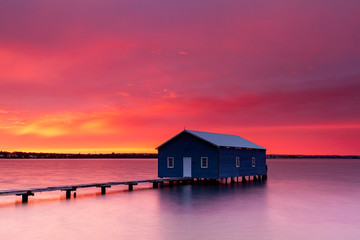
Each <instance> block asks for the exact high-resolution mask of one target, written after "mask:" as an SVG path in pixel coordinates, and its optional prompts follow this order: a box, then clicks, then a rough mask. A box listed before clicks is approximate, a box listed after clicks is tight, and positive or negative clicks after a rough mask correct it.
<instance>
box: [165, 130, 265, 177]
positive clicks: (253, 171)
mask: <svg viewBox="0 0 360 240" xmlns="http://www.w3.org/2000/svg"><path fill="white" fill-rule="evenodd" d="M158 151H159V155H158V176H159V177H182V176H183V157H191V160H192V166H191V171H192V177H193V178H222V177H236V176H250V175H260V174H266V150H261V149H235V148H224V147H221V148H217V147H216V146H214V145H212V144H209V143H207V142H205V141H203V140H200V139H199V138H197V137H194V136H192V135H191V134H189V133H186V132H183V133H181V134H180V135H178V136H177V137H176V138H174V139H172V140H171V141H169V142H168V143H166V144H165V145H162V146H161V147H160V148H159V149H158ZM168 157H173V158H174V168H167V158H168ZM201 157H207V158H208V168H201ZM236 157H239V158H240V167H239V168H237V167H236ZM252 157H255V167H252ZM219 159H220V161H219Z"/></svg>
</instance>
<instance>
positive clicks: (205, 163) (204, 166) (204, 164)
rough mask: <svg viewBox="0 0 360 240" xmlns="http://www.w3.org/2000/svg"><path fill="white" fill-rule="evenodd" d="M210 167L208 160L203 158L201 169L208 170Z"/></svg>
mask: <svg viewBox="0 0 360 240" xmlns="http://www.w3.org/2000/svg"><path fill="white" fill-rule="evenodd" d="M207 167H208V158H207V157H202V158H201V168H207Z"/></svg>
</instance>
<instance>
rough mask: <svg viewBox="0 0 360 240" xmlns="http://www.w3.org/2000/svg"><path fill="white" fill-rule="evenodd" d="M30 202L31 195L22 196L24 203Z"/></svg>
mask: <svg viewBox="0 0 360 240" xmlns="http://www.w3.org/2000/svg"><path fill="white" fill-rule="evenodd" d="M28 200H29V195H27V194H23V195H22V203H27V202H28Z"/></svg>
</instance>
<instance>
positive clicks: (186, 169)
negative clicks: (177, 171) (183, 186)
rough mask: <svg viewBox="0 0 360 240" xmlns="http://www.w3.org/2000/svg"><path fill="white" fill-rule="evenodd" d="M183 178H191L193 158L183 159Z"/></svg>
mask: <svg viewBox="0 0 360 240" xmlns="http://www.w3.org/2000/svg"><path fill="white" fill-rule="evenodd" d="M183 177H191V157H184V158H183Z"/></svg>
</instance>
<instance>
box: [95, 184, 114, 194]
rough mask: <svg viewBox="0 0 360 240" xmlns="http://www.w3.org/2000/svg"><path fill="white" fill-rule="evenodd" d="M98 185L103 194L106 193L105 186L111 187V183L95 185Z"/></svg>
mask: <svg viewBox="0 0 360 240" xmlns="http://www.w3.org/2000/svg"><path fill="white" fill-rule="evenodd" d="M96 187H99V188H100V189H101V195H105V194H106V188H111V185H99V186H96Z"/></svg>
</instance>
